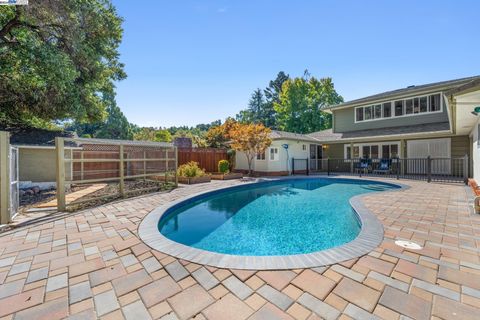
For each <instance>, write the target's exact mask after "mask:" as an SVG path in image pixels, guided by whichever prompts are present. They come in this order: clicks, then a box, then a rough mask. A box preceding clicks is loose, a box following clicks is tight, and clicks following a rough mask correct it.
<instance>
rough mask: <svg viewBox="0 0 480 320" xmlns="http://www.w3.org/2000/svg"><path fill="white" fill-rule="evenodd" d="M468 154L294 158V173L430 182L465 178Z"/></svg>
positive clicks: (457, 180) (466, 177)
mask: <svg viewBox="0 0 480 320" xmlns="http://www.w3.org/2000/svg"><path fill="white" fill-rule="evenodd" d="M468 166H469V160H468V156H464V157H460V158H431V157H428V158H391V159H330V158H327V159H313V160H312V159H292V174H327V175H330V174H343V175H356V176H378V177H387V178H396V179H413V180H424V181H427V182H465V181H467V179H468V172H469V168H468Z"/></svg>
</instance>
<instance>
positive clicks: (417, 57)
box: [112, 0, 480, 127]
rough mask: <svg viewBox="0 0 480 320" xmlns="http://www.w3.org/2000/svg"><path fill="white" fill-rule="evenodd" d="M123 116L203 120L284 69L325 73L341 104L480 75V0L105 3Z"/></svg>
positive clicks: (238, 103)
mask: <svg viewBox="0 0 480 320" xmlns="http://www.w3.org/2000/svg"><path fill="white" fill-rule="evenodd" d="M112 1H113V3H114V5H115V6H116V8H117V10H118V13H119V15H120V16H122V17H123V18H124V23H123V28H124V38H123V42H122V44H121V46H120V54H121V57H120V59H121V61H122V62H123V63H125V71H126V72H127V75H128V78H127V79H126V80H123V81H121V82H119V83H118V84H117V102H118V105H119V106H120V108H121V109H122V110H123V112H124V114H125V115H126V116H127V118H128V119H129V121H130V122H132V123H135V124H137V125H141V126H154V127H169V126H174V125H176V126H180V125H188V126H193V125H196V124H199V123H210V122H212V121H215V120H217V119H221V120H224V119H225V118H226V117H228V116H235V114H237V113H238V112H239V110H241V109H245V108H246V106H247V104H248V100H249V98H250V95H251V93H252V92H253V90H255V89H256V88H265V87H266V86H267V85H268V82H269V81H270V80H272V79H274V78H275V76H276V75H277V73H278V72H279V71H284V72H286V73H288V74H289V75H290V76H292V77H296V76H302V75H303V72H304V70H305V69H308V70H309V72H310V74H311V75H312V76H315V77H317V78H322V77H331V78H332V79H333V81H334V83H335V88H336V90H337V92H338V93H339V94H340V95H342V96H343V97H344V99H345V100H346V101H348V100H352V99H356V98H361V97H364V96H367V95H370V94H375V93H380V92H383V91H387V90H394V89H399V88H403V87H407V86H409V85H419V84H424V83H430V82H436V81H443V80H450V79H456V78H462V77H468V76H473V75H480V24H479V22H478V13H479V12H480V1H478V0H471V1H467V0H451V1H443V0H436V1H428V0H422V1H418V0H417V1H410V0H388V1H387V0H383V1H381V0H378V1H373V0H362V1H359V0H350V1H346V0H345V1H344V0H312V1H303V0H296V1H293V0H290V1H286V0H268V1H267V0H242V1H240V0H238V1H233V0H222V1H220V0H219V1H210V0H204V1H200V0H197V1H190V0H182V1H164V0H143V1H140V2H139V1H127V0H112Z"/></svg>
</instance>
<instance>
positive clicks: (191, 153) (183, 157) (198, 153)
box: [178, 148, 228, 172]
mask: <svg viewBox="0 0 480 320" xmlns="http://www.w3.org/2000/svg"><path fill="white" fill-rule="evenodd" d="M220 160H228V153H227V150H226V149H216V148H179V149H178V164H179V165H182V164H186V163H189V162H191V161H194V162H197V163H198V166H199V167H200V168H202V169H204V170H205V171H206V172H217V171H218V162H219V161H220Z"/></svg>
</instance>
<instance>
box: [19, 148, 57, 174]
mask: <svg viewBox="0 0 480 320" xmlns="http://www.w3.org/2000/svg"><path fill="white" fill-rule="evenodd" d="M56 166H57V165H56V154H55V149H53V148H52V149H29V148H23V147H22V148H19V157H18V167H19V168H18V170H19V175H20V181H32V182H54V181H56V179H57V178H56Z"/></svg>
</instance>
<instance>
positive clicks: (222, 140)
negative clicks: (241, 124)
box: [205, 118, 237, 148]
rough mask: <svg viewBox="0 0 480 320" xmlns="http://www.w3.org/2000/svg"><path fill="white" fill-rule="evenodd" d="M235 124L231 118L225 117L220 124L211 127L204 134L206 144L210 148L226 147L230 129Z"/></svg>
mask: <svg viewBox="0 0 480 320" xmlns="http://www.w3.org/2000/svg"><path fill="white" fill-rule="evenodd" d="M236 125H237V121H236V120H235V119H233V118H227V119H226V120H225V122H224V123H223V124H222V125H219V126H215V127H211V128H210V129H209V130H208V131H207V134H206V135H205V140H206V141H207V145H208V146H209V147H211V148H226V147H228V142H229V140H230V138H231V137H230V131H231V130H232V129H233V128H234V127H235V126H236Z"/></svg>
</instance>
